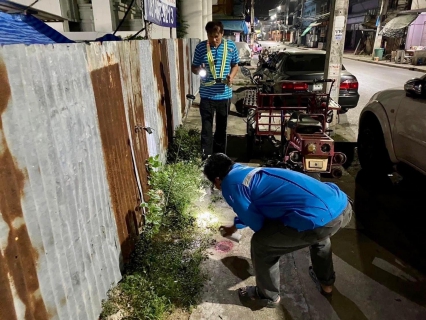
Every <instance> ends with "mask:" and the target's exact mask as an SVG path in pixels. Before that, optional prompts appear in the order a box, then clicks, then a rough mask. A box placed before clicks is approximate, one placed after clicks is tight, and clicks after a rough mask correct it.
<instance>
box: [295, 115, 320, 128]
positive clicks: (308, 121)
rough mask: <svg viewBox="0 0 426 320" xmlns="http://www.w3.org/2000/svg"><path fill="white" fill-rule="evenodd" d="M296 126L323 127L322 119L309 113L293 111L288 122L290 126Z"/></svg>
mask: <svg viewBox="0 0 426 320" xmlns="http://www.w3.org/2000/svg"><path fill="white" fill-rule="evenodd" d="M295 126H298V127H304V128H306V127H311V128H318V129H322V123H321V121H318V120H316V119H314V118H312V117H310V116H309V115H307V114H302V113H299V112H293V114H292V115H291V117H290V120H289V122H288V127H289V128H294V127H295Z"/></svg>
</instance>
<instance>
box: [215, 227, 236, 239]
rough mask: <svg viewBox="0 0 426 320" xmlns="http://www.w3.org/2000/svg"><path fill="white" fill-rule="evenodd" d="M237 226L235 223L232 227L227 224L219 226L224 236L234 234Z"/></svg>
mask: <svg viewBox="0 0 426 320" xmlns="http://www.w3.org/2000/svg"><path fill="white" fill-rule="evenodd" d="M237 230H238V229H237V227H236V226H235V225H233V226H231V227H225V226H221V227H220V228H219V231H220V234H221V235H222V237H229V236H231V235H232V234H234V233H235V232H237Z"/></svg>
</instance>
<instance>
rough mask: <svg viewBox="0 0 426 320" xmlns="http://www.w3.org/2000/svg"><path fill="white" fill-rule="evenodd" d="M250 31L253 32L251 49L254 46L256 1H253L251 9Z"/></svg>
mask: <svg viewBox="0 0 426 320" xmlns="http://www.w3.org/2000/svg"><path fill="white" fill-rule="evenodd" d="M250 29H251V30H250V31H251V39H250V40H251V41H250V42H251V47H252V48H253V45H254V35H255V32H254V0H251V9H250Z"/></svg>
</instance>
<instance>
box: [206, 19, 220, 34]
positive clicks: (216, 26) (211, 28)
mask: <svg viewBox="0 0 426 320" xmlns="http://www.w3.org/2000/svg"><path fill="white" fill-rule="evenodd" d="M223 31H224V28H223V23H222V22H220V21H209V22H207V24H206V32H207V33H208V34H211V33H213V32H219V33H223Z"/></svg>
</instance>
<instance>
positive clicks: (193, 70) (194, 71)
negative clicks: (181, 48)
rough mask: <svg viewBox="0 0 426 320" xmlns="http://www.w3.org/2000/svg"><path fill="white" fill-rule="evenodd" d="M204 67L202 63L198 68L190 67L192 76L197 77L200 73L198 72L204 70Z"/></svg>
mask: <svg viewBox="0 0 426 320" xmlns="http://www.w3.org/2000/svg"><path fill="white" fill-rule="evenodd" d="M205 68H206V67H205V66H204V63H203V64H202V65H201V66H199V67H196V66H192V68H191V69H192V73H194V74H196V75H197V76H198V74H199V73H200V70H202V69H205Z"/></svg>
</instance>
